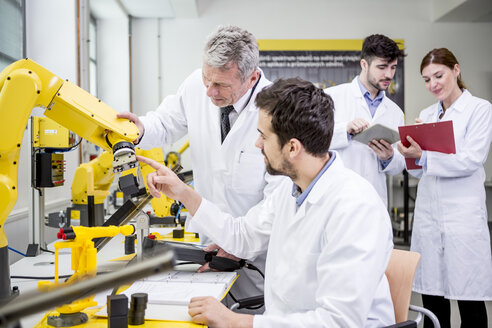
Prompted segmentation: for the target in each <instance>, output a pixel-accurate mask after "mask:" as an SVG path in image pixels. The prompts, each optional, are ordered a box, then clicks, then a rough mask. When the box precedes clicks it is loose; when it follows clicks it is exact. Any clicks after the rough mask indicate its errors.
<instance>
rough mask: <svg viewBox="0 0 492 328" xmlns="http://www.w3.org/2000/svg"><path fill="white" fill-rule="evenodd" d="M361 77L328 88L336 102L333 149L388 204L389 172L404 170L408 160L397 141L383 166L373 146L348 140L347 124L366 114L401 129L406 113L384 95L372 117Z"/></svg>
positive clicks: (371, 118) (380, 122) (374, 120)
mask: <svg viewBox="0 0 492 328" xmlns="http://www.w3.org/2000/svg"><path fill="white" fill-rule="evenodd" d="M358 79H359V77H358V76H357V77H355V78H354V79H353V80H352V82H351V83H344V84H340V85H337V86H334V87H331V88H327V89H325V92H326V93H327V94H329V95H330V96H331V97H332V98H333V101H334V103H335V128H334V131H333V140H332V142H331V146H330V149H334V150H336V151H338V153H339V154H340V156H341V157H342V158H343V161H344V163H345V165H346V167H348V168H349V169H352V170H354V171H355V172H357V173H359V174H360V175H361V176H362V177H364V178H366V179H367V180H368V181H369V182H370V183H371V184H372V185H373V187H374V188H375V189H376V191H377V192H378V194H379V196H380V197H381V199H382V200H383V202H384V204H385V205H386V204H387V203H388V200H387V198H388V196H387V188H386V174H390V175H395V174H398V173H400V172H401V171H402V170H403V169H404V168H405V160H404V158H403V156H402V155H401V154H400V153H399V152H398V150H397V149H396V144H395V145H394V155H393V159H392V160H391V162H390V163H389V164H388V166H387V167H386V168H385V169H384V170H383V169H382V167H381V165H380V163H379V160H378V157H377V156H376V154H375V153H374V151H373V150H372V149H371V148H369V146H367V145H364V144H362V143H360V142H358V141H355V140H348V138H347V124H348V123H349V122H351V121H352V120H354V119H355V118H363V119H365V120H366V121H367V122H369V123H370V125H374V124H378V123H379V124H382V125H385V126H387V127H389V128H391V129H393V130H396V131H398V126H400V125H404V116H403V112H402V110H401V109H400V107H398V105H396V104H395V103H394V102H393V101H392V100H391V99H389V98H388V97H386V95H384V98H383V101H382V102H381V104H379V106H378V108H377V110H376V113H375V114H374V117H371V112H370V111H369V107H368V106H367V103H366V101H365V100H364V96H363V95H362V92H361V91H360V88H359V83H358Z"/></svg>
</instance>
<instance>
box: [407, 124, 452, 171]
mask: <svg viewBox="0 0 492 328" xmlns="http://www.w3.org/2000/svg"><path fill="white" fill-rule="evenodd" d="M398 131H399V132H400V140H401V143H402V144H403V145H404V146H405V147H408V146H410V142H408V140H407V136H410V137H412V139H413V140H415V142H417V143H418V144H419V145H420V148H422V150H430V151H438V152H440V153H445V154H456V147H455V144H454V132H453V121H441V122H434V123H424V124H413V125H404V126H399V127H398ZM405 162H406V164H407V170H415V169H421V168H422V166H420V165H417V164H415V158H405Z"/></svg>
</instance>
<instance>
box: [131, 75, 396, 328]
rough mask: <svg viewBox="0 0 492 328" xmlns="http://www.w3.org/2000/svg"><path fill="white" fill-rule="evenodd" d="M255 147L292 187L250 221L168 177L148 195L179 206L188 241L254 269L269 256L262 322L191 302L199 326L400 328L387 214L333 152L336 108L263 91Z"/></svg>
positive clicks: (300, 95)
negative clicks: (206, 243) (185, 215)
mask: <svg viewBox="0 0 492 328" xmlns="http://www.w3.org/2000/svg"><path fill="white" fill-rule="evenodd" d="M256 103H257V105H258V107H259V108H260V112H259V119H258V131H259V134H260V135H259V137H258V140H257V141H256V146H257V147H258V148H260V149H261V150H262V153H263V155H264V157H265V163H266V166H267V171H268V172H269V173H270V174H278V175H285V176H288V177H289V178H290V180H291V181H289V180H288V179H286V180H285V181H284V182H283V183H282V184H281V185H280V186H279V187H278V188H277V189H276V190H275V191H274V192H273V193H272V194H271V195H270V196H269V197H267V198H266V199H265V201H264V202H263V203H261V204H260V205H258V206H255V207H253V208H252V209H251V210H250V211H249V212H248V213H247V214H246V216H245V217H241V218H236V219H234V220H231V217H230V215H228V214H225V213H222V212H221V211H220V210H219V209H218V208H217V207H216V206H215V205H214V204H212V203H211V202H209V201H207V200H206V199H204V198H202V197H201V196H200V195H199V194H198V193H197V192H195V191H194V190H193V189H191V188H189V187H188V186H186V185H185V184H184V183H183V182H181V181H180V180H179V179H178V178H177V176H176V175H175V174H174V173H172V172H171V170H169V169H168V168H167V167H165V166H163V165H160V164H158V163H157V162H154V161H152V160H150V159H146V158H142V157H139V160H140V161H142V162H144V163H147V164H149V165H151V166H152V167H154V168H155V169H156V172H154V173H153V174H150V175H149V177H148V186H149V190H150V192H151V193H152V194H153V195H154V196H155V197H159V196H160V192H163V193H164V194H166V195H167V196H169V197H171V198H173V199H177V200H179V201H181V202H182V203H183V204H184V206H186V208H187V209H188V211H189V213H190V214H191V215H192V217H190V218H189V219H188V221H187V228H188V230H189V231H197V232H200V233H202V232H203V233H205V234H207V235H208V236H210V237H211V238H212V240H213V241H214V242H215V243H216V244H217V245H219V246H220V248H221V249H223V250H224V251H226V252H228V253H230V254H233V255H235V256H237V257H240V258H244V259H248V258H254V257H255V256H256V255H258V254H260V253H262V252H264V250H265V249H267V250H268V252H267V260H266V272H265V313H264V314H263V315H248V314H240V313H234V312H232V311H230V310H229V309H227V308H226V307H225V306H224V305H223V304H222V303H220V302H219V301H217V300H216V299H214V298H211V297H197V298H193V299H192V300H191V302H190V304H189V314H190V316H191V317H192V318H193V321H194V322H197V323H203V324H206V325H209V326H213V327H253V326H254V327H277V326H278V327H321V326H323V327H381V326H385V325H390V324H393V323H394V321H395V319H394V318H395V317H394V310H393V304H392V301H391V296H390V292H389V285H388V281H387V279H386V276H385V270H386V266H387V264H388V261H389V258H390V255H391V251H392V249H393V242H392V229H391V225H390V219H389V217H388V213H387V211H386V208H385V206H384V204H383V202H382V201H381V198H380V197H379V196H378V194H377V192H376V191H375V190H374V188H373V187H372V186H371V185H370V184H369V183H368V182H367V181H366V180H365V179H363V178H361V177H360V176H359V175H357V174H356V173H354V172H353V171H351V170H349V169H346V168H345V167H344V165H343V162H342V160H341V159H340V158H339V156H337V154H336V152H331V151H328V149H329V146H330V141H331V137H332V135H333V101H332V100H331V98H330V96H328V95H327V94H325V93H324V92H323V90H321V89H318V88H316V87H315V86H314V85H313V84H312V83H310V82H307V81H303V80H301V79H298V78H295V79H285V80H278V81H276V82H275V83H274V84H273V85H271V86H270V87H268V88H266V89H264V90H262V91H261V92H260V93H259V94H258V96H257V98H256Z"/></svg>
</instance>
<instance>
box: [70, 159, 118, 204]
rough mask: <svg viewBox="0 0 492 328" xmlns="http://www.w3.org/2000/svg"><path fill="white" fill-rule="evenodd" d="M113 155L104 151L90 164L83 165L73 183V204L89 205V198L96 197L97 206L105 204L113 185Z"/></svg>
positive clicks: (77, 171)
mask: <svg viewBox="0 0 492 328" xmlns="http://www.w3.org/2000/svg"><path fill="white" fill-rule="evenodd" d="M112 164H113V155H112V154H111V153H109V152H107V151H104V152H103V153H102V154H101V155H99V156H98V157H97V158H95V159H93V160H92V161H90V162H89V163H82V164H81V165H80V166H79V167H78V168H77V170H75V175H74V177H73V182H72V203H73V204H81V205H82V204H83V205H85V204H87V196H94V203H95V204H102V203H104V199H106V196H107V195H108V193H109V187H111V184H112V183H113V179H114V173H113V170H112V169H111V168H112Z"/></svg>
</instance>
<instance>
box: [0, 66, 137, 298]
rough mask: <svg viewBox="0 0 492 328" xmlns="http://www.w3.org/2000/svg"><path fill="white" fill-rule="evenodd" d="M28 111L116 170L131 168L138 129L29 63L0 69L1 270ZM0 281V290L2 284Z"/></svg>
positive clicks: (0, 292)
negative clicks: (107, 155) (95, 150)
mask: <svg viewBox="0 0 492 328" xmlns="http://www.w3.org/2000/svg"><path fill="white" fill-rule="evenodd" d="M34 107H41V108H45V109H46V110H45V115H46V116H47V117H49V118H51V119H52V120H54V121H56V122H57V123H59V124H61V125H63V126H65V127H67V128H69V129H70V130H72V131H73V132H75V133H76V134H78V135H79V136H80V137H82V138H85V139H86V140H88V141H90V142H92V143H94V144H96V145H98V146H100V147H102V148H104V149H106V150H109V151H113V154H114V157H115V158H114V163H113V166H114V167H115V170H116V171H123V170H126V169H127V168H131V167H134V166H135V165H137V164H136V158H135V154H134V151H133V142H132V141H133V140H136V139H138V128H137V127H136V126H135V125H134V124H133V123H131V122H130V121H128V120H124V119H118V118H117V117H116V115H117V112H116V111H115V110H114V109H112V108H111V107H109V106H108V105H106V104H104V103H103V102H101V101H100V100H98V99H96V98H95V97H93V96H92V95H90V94H89V93H87V92H86V91H84V90H82V89H81V88H79V87H78V86H76V85H74V84H73V83H71V82H69V81H64V80H62V79H61V78H59V77H58V76H56V75H55V74H53V73H51V72H50V71H48V70H47V69H45V68H44V67H42V66H41V65H39V64H37V63H36V62H34V61H32V60H30V59H23V60H19V61H17V62H15V63H13V64H11V65H9V66H8V67H7V68H5V69H4V70H3V71H2V72H1V73H0V117H1V118H2V119H1V121H0V266H7V268H8V257H7V256H8V253H7V246H8V243H7V237H6V235H5V231H4V224H5V221H6V219H7V217H8V215H9V213H10V211H11V210H12V208H13V206H14V205H15V203H16V201H17V174H18V173H17V171H18V162H19V152H20V144H21V141H22V137H23V134H24V130H25V127H26V124H27V120H28V118H29V116H30V114H31V111H32V109H33V108H34ZM107 131H111V132H107ZM5 261H6V262H5ZM2 276H3V277H2V278H1V280H2V281H0V285H4V283H5V281H4V280H5V275H2ZM6 278H7V279H9V277H8V276H7V277H6ZM8 286H10V284H8ZM8 288H9V289H10V287H8ZM8 292H10V291H8ZM3 293H5V290H4V289H2V288H0V300H1V299H2V298H3V296H5V295H2V294H3Z"/></svg>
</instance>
